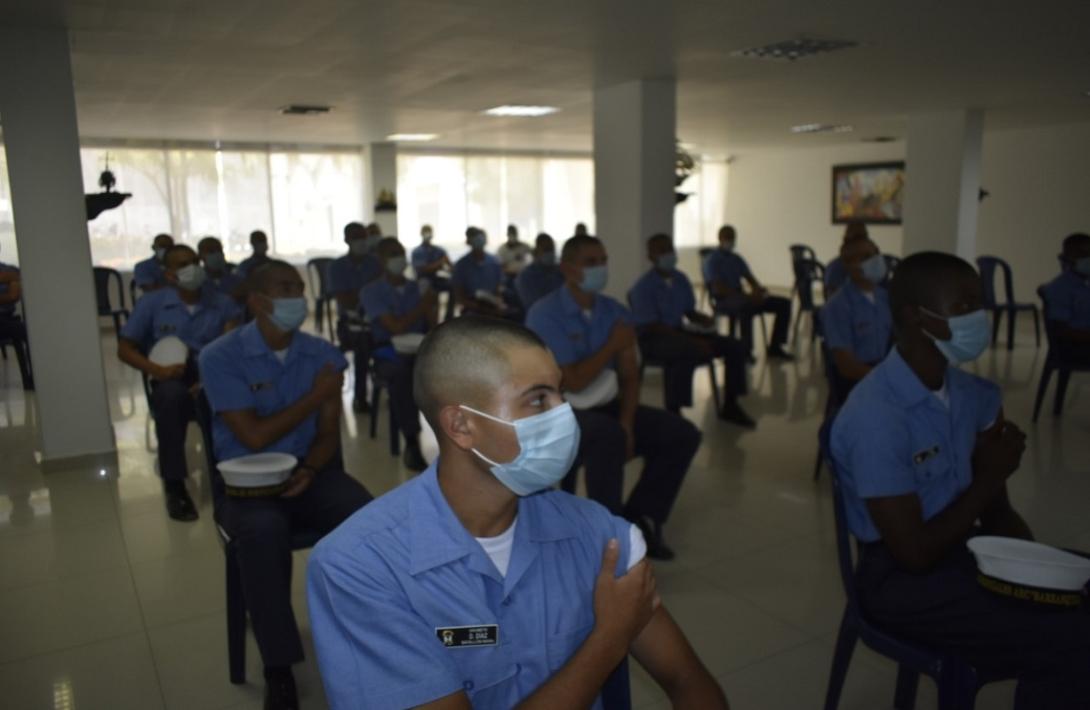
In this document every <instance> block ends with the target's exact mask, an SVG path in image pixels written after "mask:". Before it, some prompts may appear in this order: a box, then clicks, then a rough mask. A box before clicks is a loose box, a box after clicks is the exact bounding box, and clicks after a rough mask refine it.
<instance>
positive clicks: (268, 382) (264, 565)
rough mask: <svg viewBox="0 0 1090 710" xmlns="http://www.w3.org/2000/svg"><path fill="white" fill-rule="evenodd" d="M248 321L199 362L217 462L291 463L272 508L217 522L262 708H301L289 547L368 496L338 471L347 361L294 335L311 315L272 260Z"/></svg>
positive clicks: (219, 511)
mask: <svg viewBox="0 0 1090 710" xmlns="http://www.w3.org/2000/svg"><path fill="white" fill-rule="evenodd" d="M247 292H248V297H247V298H248V307H249V309H250V312H251V313H253V314H254V320H253V321H251V322H250V323H248V324H247V325H245V326H243V327H242V328H239V329H237V330H235V331H232V332H231V333H228V334H227V335H226V336H224V337H222V338H220V339H219V340H217V341H216V342H214V343H212V344H211V345H209V346H208V347H207V348H205V349H204V351H203V352H201V357H200V368H201V375H202V376H203V378H204V388H205V392H206V393H207V395H208V401H209V404H210V405H211V407H212V410H213V413H214V415H215V416H214V419H213V424H212V426H213V439H214V449H215V455H216V459H217V460H219V461H222V460H225V459H231V458H235V457H238V456H245V455H248V454H255V453H260V452H266V451H277V452H282V453H288V454H292V455H293V456H295V457H296V458H297V459H298V461H299V463H298V465H297V466H296V468H295V470H294V471H293V472H292V474H291V478H289V479H288V486H287V489H286V490H285V491H284V492H283V493H282V494H281V495H280V496H274V497H248V498H237V497H232V496H225V497H223V499H222V501H220V502H218V503H217V508H216V518H217V522H218V523H219V524H220V525H221V526H222V527H223V529H224V530H225V531H226V532H227V534H228V535H229V536H230V538H231V540H232V544H234V545H235V546H236V549H237V555H238V564H239V571H240V573H241V578H242V591H243V596H244V598H245V600H246V610H247V612H248V613H249V617H250V623H251V626H252V627H253V631H254V636H255V637H256V639H257V646H258V648H259V649H260V651H261V659H262V661H263V662H264V665H265V708H266V710H270V709H275V710H287V709H289V708H292V709H294V708H298V707H299V701H298V697H297V694H296V689H295V681H294V679H293V676H292V672H291V666H292V665H293V664H295V663H298V662H299V661H301V660H303V644H302V641H301V639H300V638H299V630H298V627H297V625H296V622H295V616H294V614H293V613H292V608H291V566H292V564H291V539H292V534H293V531H294V530H298V529H300V528H302V529H306V530H310V531H316V532H319V533H327V532H329V531H330V530H333V528H335V527H337V525H339V524H340V523H341V521H343V520H344V519H345V518H347V517H348V516H349V515H351V514H352V513H353V512H355V511H356V510H357V509H359V508H360V507H361V506H363V505H364V504H366V503H367V502H368V501H369V500H370V499H371V496H370V494H369V493H368V492H367V491H366V490H365V489H364V488H363V486H361V485H360V484H359V483H358V482H357V481H356V480H355V479H353V478H351V477H350V476H349V475H348V474H346V473H345V471H344V465H343V463H342V461H341V454H340V450H341V442H340V426H341V421H340V420H341V386H342V383H343V381H344V378H343V374H342V373H343V371H344V369H345V368H346V367H347V363H346V362H345V360H344V357H343V356H342V355H341V353H340V352H339V351H338V350H337V348H336V347H334V346H333V345H331V344H330V343H329V342H327V341H326V340H323V339H321V338H317V337H315V336H313V335H309V334H307V333H302V332H299V326H300V325H302V323H303V321H304V320H305V319H306V315H307V301H306V299H305V298H304V297H303V281H302V279H301V278H300V277H299V274H298V272H297V271H296V270H295V267H293V266H292V265H291V264H288V263H286V262H283V261H276V260H272V261H269V262H268V263H266V264H264V265H262V266H260V267H258V268H257V269H256V270H255V271H254V272H253V273H252V274H250V277H249V279H248V283H247Z"/></svg>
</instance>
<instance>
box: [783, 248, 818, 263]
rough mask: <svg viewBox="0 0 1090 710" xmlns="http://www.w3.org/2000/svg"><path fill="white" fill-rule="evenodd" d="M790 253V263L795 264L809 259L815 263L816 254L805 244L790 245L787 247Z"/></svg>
mask: <svg viewBox="0 0 1090 710" xmlns="http://www.w3.org/2000/svg"><path fill="white" fill-rule="evenodd" d="M787 249H788V251H790V252H791V263H792V264H797V263H798V262H800V261H803V260H807V259H809V260H810V261H817V254H815V253H814V250H813V249H812V248H810V247H809V246H807V245H805V244H792V245H791V246H789V247H787Z"/></svg>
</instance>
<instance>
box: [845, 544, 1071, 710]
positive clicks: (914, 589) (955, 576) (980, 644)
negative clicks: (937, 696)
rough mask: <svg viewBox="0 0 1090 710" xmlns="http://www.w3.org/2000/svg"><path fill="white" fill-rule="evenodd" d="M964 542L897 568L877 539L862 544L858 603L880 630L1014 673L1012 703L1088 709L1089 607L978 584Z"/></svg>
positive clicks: (1031, 708)
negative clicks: (1058, 606) (928, 560)
mask: <svg viewBox="0 0 1090 710" xmlns="http://www.w3.org/2000/svg"><path fill="white" fill-rule="evenodd" d="M976 574H977V572H976V563H975V561H974V559H973V557H972V555H971V553H970V552H969V551H968V550H967V549H966V548H965V546H964V545H958V546H956V547H955V549H954V551H953V552H952V553H951V554H950V555H949V556H948V557H947V558H946V559H945V560H943V561H942V562H941V563H940V564H939V565H938V566H937V567H936V568H935V569H934V570H932V571H930V572H927V573H924V574H913V573H910V572H904V571H902V570H901V569H900V568H899V567H898V566H897V563H896V562H895V561H894V560H893V557H892V556H891V555H890V554H889V552H888V550H887V549H886V548H885V546H884V545H882V544H880V543H879V544H872V545H867V546H865V547H864V551H863V555H862V558H861V560H860V565H859V594H860V602H861V603H862V605H863V609H864V611H865V613H866V614H867V615H868V617H870V619H871V621H873V622H874V623H875V624H877V625H878V626H879V627H881V628H882V629H885V630H887V631H889V632H891V633H893V634H896V635H898V636H901V637H903V638H907V639H911V640H913V641H916V642H918V643H920V644H922V645H925V646H927V647H929V648H934V649H937V650H940V651H944V652H947V653H950V654H953V655H957V656H959V657H961V658H964V659H965V660H966V661H967V662H969V663H971V664H972V665H973V666H974V667H975V668H976V669H977V670H978V671H979V672H981V673H982V674H984V675H993V676H1017V677H1018V679H1019V682H1018V690H1017V691H1016V693H1015V708H1017V709H1018V710H1035V709H1037V708H1042V709H1043V708H1086V707H1090V610H1077V611H1070V610H1068V611H1063V610H1052V609H1048V608H1043V607H1040V606H1032V605H1031V604H1029V603H1028V602H1020V601H1016V600H1012V599H1008V598H1006V597H1002V596H999V595H997V594H994V593H992V592H989V591H987V590H985V589H984V588H983V587H981V586H980V585H979V584H978V583H977V581H976Z"/></svg>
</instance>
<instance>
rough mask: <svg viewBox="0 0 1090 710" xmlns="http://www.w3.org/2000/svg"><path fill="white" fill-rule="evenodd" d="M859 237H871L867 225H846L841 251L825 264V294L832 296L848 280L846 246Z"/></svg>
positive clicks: (850, 223) (859, 223)
mask: <svg viewBox="0 0 1090 710" xmlns="http://www.w3.org/2000/svg"><path fill="white" fill-rule="evenodd" d="M857 239H870V235H869V234H868V233H867V225H865V224H863V223H862V222H848V224H847V225H846V226H845V227H844V238H843V240H842V241H841V244H840V247H841V251H840V253H838V254H837V256H836V258H834V259H833V260H832V261H830V262H829V263H828V264H826V265H825V296H826V298H832V297H833V295H834V294H836V292H837V291H839V290H840V287H841V286H843V285H844V284H845V283H846V282H847V281H848V278H849V276H848V269H847V268H846V265H845V264H844V257H843V256H842V255H843V251H844V247H845V246H847V245H848V244H850V243H851V242H854V241H856V240H857Z"/></svg>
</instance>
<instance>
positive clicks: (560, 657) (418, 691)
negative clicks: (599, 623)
mask: <svg viewBox="0 0 1090 710" xmlns="http://www.w3.org/2000/svg"><path fill="white" fill-rule="evenodd" d="M436 465H437V464H436V463H432V465H431V467H430V468H429V469H428V470H427V471H425V472H424V473H422V474H421V475H420V476H418V477H416V478H414V479H413V480H411V481H409V482H408V483H405V484H403V485H401V486H399V487H398V488H397V489H395V490H393V491H391V492H390V493H387V494H386V495H384V496H382V497H380V498H379V499H377V500H375V501H374V502H372V503H370V504H368V505H367V506H366V507H364V508H361V509H360V510H359V511H358V512H356V513H355V514H353V515H352V517H350V518H349V519H348V520H346V521H345V522H344V523H342V524H341V526H340V527H338V528H337V529H336V530H334V531H333V532H332V533H330V534H329V535H327V536H326V537H325V538H324V539H323V540H322V541H321V542H319V543H318V545H317V546H316V547H315V548H314V551H313V553H311V556H310V563H309V565H308V568H307V600H308V608H309V609H310V624H311V628H312V629H313V632H314V646H315V649H316V650H317V652H318V663H319V666H320V667H321V670H322V680H323V682H324V684H325V689H326V696H327V697H328V699H329V703H330V706H331V707H332V708H334V709H335V710H337V709H344V708H368V709H369V710H384V709H386V708H391V709H393V708H398V709H400V708H407V707H414V706H417V705H422V704H424V703H427V702H430V701H433V700H436V699H438V698H441V697H444V696H447V695H450V694H452V693H455V692H457V691H459V690H464V691H465V693H466V695H468V696H469V699H470V702H471V703H472V704H473V707H474V708H477V709H478V710H493V709H494V710H507V709H508V708H512V707H514V706H515V705H517V704H518V703H519V702H520V701H521V700H523V699H525V698H526V697H527V696H529V695H530V694H531V693H533V692H534V691H535V690H536V689H537V688H538V687H540V686H541V685H542V683H544V682H545V681H547V680H548V679H549V678H550V677H551V676H553V675H554V674H555V673H556V672H557V671H558V670H560V668H561V667H562V666H563V665H564V664H565V663H566V662H567V661H568V660H569V659H570V658H571V657H572V655H574V653H575V651H576V650H577V649H578V648H579V646H580V645H581V644H582V643H583V641H585V640H586V638H587V636H588V635H589V634H590V632H591V630H592V629H593V627H594V585H595V580H596V578H597V575H598V572H599V570H600V569H601V564H602V553H603V551H604V550H605V547H606V544H607V543H608V541H609V539H610V538H616V539H617V540H618V542H619V543H620V544H621V550H620V551H621V554H620V555H619V557H618V566H617V570H616V572H617V573H621V572H623V570H625V569H626V568H627V565H626V563H627V561H628V556H629V544H628V539H629V533H628V530H629V527H630V525H631V524H630V523H628V522H627V521H625V520H622V519H621V518H617V517H614V516H613V515H610V514H609V512H608V511H607V510H606V509H605V508H603V507H602V506H600V505H599V504H597V503H594V502H592V501H589V500H585V499H582V498H576V497H575V496H571V495H568V494H567V493H561V492H559V491H545V492H542V493H538V494H536V495H532V496H527V497H524V498H520V499H519V501H518V516H517V518H516V523H515V533H514V543H513V548H512V551H511V562H510V566H509V567H508V570H507V575H506V577H503V576H501V575H500V573H499V571H498V570H497V569H496V566H495V565H494V564H493V563H492V560H491V559H490V558H489V557H488V555H487V554H486V553H485V551H484V549H483V548H482V547H481V545H480V543H478V542H477V541H476V540H475V539H474V538H473V536H472V535H470V533H469V532H468V531H467V530H466V529H465V528H464V527H463V526H462V524H461V523H460V522H459V521H458V518H457V517H455V515H454V512H453V511H452V510H451V508H450V505H449V504H448V503H447V501H446V498H444V497H443V494H442V492H441V490H440V489H439V484H438V478H437V475H436ZM491 624H495V625H496V626H497V627H498V628H497V630H496V633H495V637H496V641H497V642H496V643H495V644H485V645H479V646H465V647H446V646H444V644H443V642H442V641H441V640H440V639H441V634H442V631H443V629H451V628H456V627H464V626H485V625H491ZM594 707H595V708H601V701H600V700H598V701H596V702H595V705H594Z"/></svg>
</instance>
